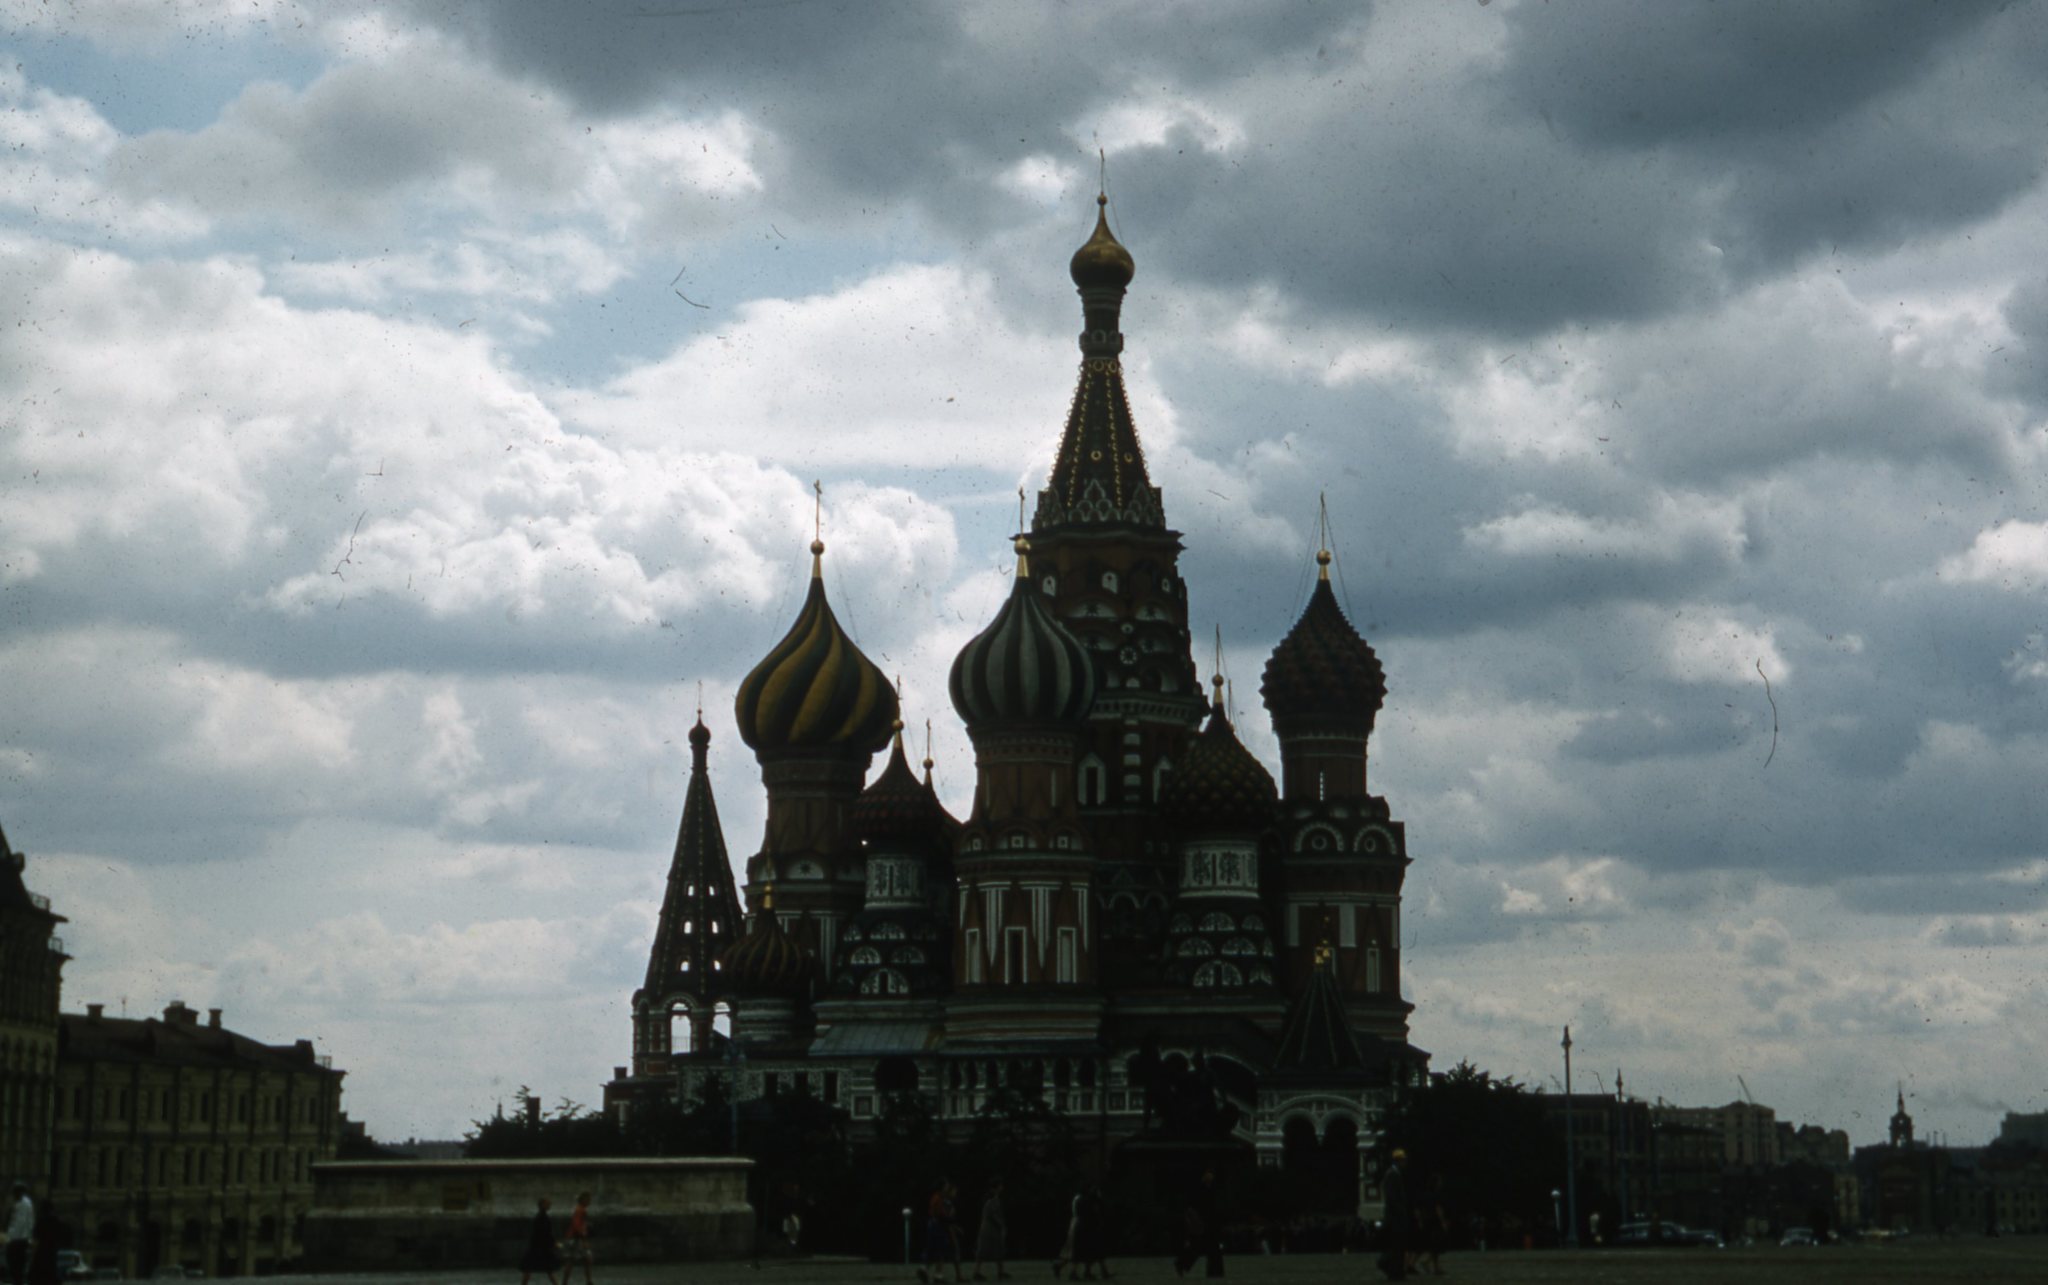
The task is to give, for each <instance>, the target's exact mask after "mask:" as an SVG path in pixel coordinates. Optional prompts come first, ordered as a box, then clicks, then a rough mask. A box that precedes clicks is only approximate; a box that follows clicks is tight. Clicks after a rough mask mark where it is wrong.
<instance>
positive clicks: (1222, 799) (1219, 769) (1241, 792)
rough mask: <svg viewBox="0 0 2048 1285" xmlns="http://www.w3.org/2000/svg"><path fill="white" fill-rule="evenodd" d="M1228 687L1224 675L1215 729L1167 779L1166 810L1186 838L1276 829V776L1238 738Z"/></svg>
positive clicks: (1190, 746) (1191, 742) (1204, 733)
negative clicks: (1226, 702) (1227, 703)
mask: <svg viewBox="0 0 2048 1285" xmlns="http://www.w3.org/2000/svg"><path fill="white" fill-rule="evenodd" d="M1222 683H1223V679H1222V677H1221V676H1220V675H1219V676H1218V677H1217V679H1216V684H1217V687H1216V699H1215V701H1214V703H1213V704H1212V705H1211V706H1210V708H1209V725H1208V726H1207V727H1205V728H1203V729H1202V730H1201V732H1200V733H1199V734H1197V735H1195V736H1191V737H1189V738H1188V743H1187V748H1186V749H1184V750H1182V751H1181V757H1180V762H1178V763H1176V764H1174V768H1173V775H1172V776H1171V777H1169V778H1168V780H1167V786H1166V798H1165V800H1164V803H1165V807H1164V811H1165V812H1166V814H1167V816H1168V818H1169V819H1170V820H1171V822H1172V824H1173V826H1174V828H1175V829H1177V830H1179V831H1180V832H1181V833H1183V834H1190V835H1192V834H1222V833H1242V834H1257V833H1259V832H1260V831H1262V830H1265V829H1267V828H1268V827H1270V826H1271V825H1272V824H1273V808H1274V805H1275V803H1276V802H1278V800H1279V791H1278V790H1277V789H1275V788H1274V785H1273V774H1272V773H1271V772H1268V771H1267V770H1266V768H1265V765H1264V764H1262V763H1260V762H1259V761H1258V759H1256V758H1254V757H1253V756H1252V752H1251V751H1250V750H1248V749H1246V748H1245V747H1244V743H1243V742H1242V741H1240V740H1238V739H1237V730H1236V729H1235V728H1233V727H1232V726H1231V725H1230V717H1229V715H1228V714H1226V713H1224V710H1223V687H1222Z"/></svg>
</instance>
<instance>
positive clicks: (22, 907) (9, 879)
mask: <svg viewBox="0 0 2048 1285" xmlns="http://www.w3.org/2000/svg"><path fill="white" fill-rule="evenodd" d="M27 867H28V858H27V857H26V856H24V855H23V854H21V853H19V852H16V851H15V850H14V849H12V848H10V847H8V846H7V831H5V830H0V910H15V911H26V912H27V913H29V914H31V915H38V916H41V917H42V918H44V919H47V920H48V921H49V922H50V923H52V924H61V923H64V922H65V919H64V916H62V915H59V914H56V913H53V912H52V911H51V909H50V899H49V898H48V897H44V896H40V895H38V894H36V893H33V892H30V891H29V890H28V884H27V882H26V881H25V880H24V879H23V878H22V872H23V871H24V870H25V869H26V868H27Z"/></svg>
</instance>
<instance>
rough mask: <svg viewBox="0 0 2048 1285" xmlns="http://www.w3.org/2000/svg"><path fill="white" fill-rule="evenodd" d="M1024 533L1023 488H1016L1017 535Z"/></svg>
mask: <svg viewBox="0 0 2048 1285" xmlns="http://www.w3.org/2000/svg"><path fill="white" fill-rule="evenodd" d="M1023 533H1024V488H1023V487H1021V486H1020V487H1018V488H1017V534H1019V535H1022V534H1023Z"/></svg>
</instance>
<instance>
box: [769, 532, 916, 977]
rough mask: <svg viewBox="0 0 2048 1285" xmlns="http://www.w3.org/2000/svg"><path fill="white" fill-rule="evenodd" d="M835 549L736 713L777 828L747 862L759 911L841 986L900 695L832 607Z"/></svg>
mask: <svg viewBox="0 0 2048 1285" xmlns="http://www.w3.org/2000/svg"><path fill="white" fill-rule="evenodd" d="M824 557H825V542H824V541H823V540H813V541H812V542H811V583H810V589H809V591H808V592H807V593H806V594H805V596H804V605H803V609H802V610H801V611H799V612H798V613H797V618H796V623H794V624H792V625H791V626H790V627H789V632H788V633H787V634H785V635H783V638H782V641H781V642H779V643H777V644H776V645H775V647H774V649H773V650H771V651H770V652H769V653H768V655H767V656H766V657H765V658H764V659H763V660H762V661H761V663H760V664H758V665H756V666H755V667H754V670H753V672H752V673H750V674H748V675H747V677H746V679H745V681H743V682H742V683H741V684H740V688H739V693H738V695H737V696H736V697H735V699H734V701H733V715H734V717H735V719H736V720H737V721H738V723H739V731H740V738H741V739H742V740H744V741H746V743H747V744H748V745H749V746H750V747H752V749H753V751H754V757H755V758H757V759H758V760H760V763H761V783H762V785H763V786H765V787H766V788H767V791H768V820H767V826H766V830H765V833H764V834H763V835H762V838H761V850H760V851H759V852H757V853H755V854H754V856H753V857H752V858H751V859H750V860H749V861H748V862H747V888H746V891H747V903H748V910H749V912H750V913H751V914H753V915H755V916H758V915H759V914H760V913H761V912H762V911H763V910H764V909H765V908H766V907H765V906H764V905H763V904H762V903H763V896H762V894H763V892H764V891H765V890H766V889H767V888H770V887H773V888H775V889H777V891H778V900H777V902H776V906H775V909H776V912H777V913H778V914H780V915H781V916H782V919H783V925H784V927H785V928H787V929H788V930H789V931H790V932H791V933H792V934H793V935H794V937H795V938H796V940H797V941H798V943H799V944H800V945H801V946H802V947H803V949H804V950H805V952H806V953H808V954H809V955H811V956H812V958H814V959H815V960H816V961H817V963H818V967H819V971H820V980H821V981H822V982H824V983H825V984H827V985H829V984H830V982H831V979H832V978H833V976H834V975H835V974H836V972H837V970H838V966H839V932H840V930H841V929H842V928H843V927H844V926H845V925H846V924H847V923H849V922H851V921H852V919H853V917H854V916H855V915H857V914H859V913H860V909H861V906H862V904H863V903H864V902H865V900H866V892H867V870H866V861H865V858H864V856H863V854H862V853H861V850H860V845H859V843H858V842H857V841H856V840H855V838H854V834H853V829H852V825H851V821H852V811H853V805H854V801H855V800H856V799H858V798H859V797H860V792H861V783H862V781H863V779H864V778H865V777H866V775H867V770H868V764H869V763H871V762H872V761H873V760H874V754H875V751H876V750H879V749H881V748H882V747H883V746H884V745H887V744H888V743H889V732H890V728H891V727H892V726H893V725H894V724H895V720H896V715H897V700H896V691H895V689H894V688H892V687H890V686H889V681H888V679H887V678H885V677H884V676H883V674H882V671H881V670H879V669H877V668H875V665H874V662H873V661H870V660H869V659H868V658H867V657H866V656H865V655H863V654H862V653H861V650H860V648H859V647H856V646H855V645H854V643H853V640H852V639H851V638H849V637H847V636H846V631H845V630H844V629H842V628H840V626H839V621H838V619H837V617H835V616H834V615H833V614H832V605H831V604H830V603H829V602H827V601H826V600H825V569H824Z"/></svg>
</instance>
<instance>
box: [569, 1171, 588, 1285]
mask: <svg viewBox="0 0 2048 1285" xmlns="http://www.w3.org/2000/svg"><path fill="white" fill-rule="evenodd" d="M562 1248H563V1249H564V1250H565V1251H567V1252H566V1253H564V1254H563V1256H562V1260H563V1263H562V1285H569V1278H570V1277H571V1276H574V1275H575V1274H576V1265H577V1264H578V1263H581V1264H582V1265H583V1285H590V1265H591V1263H592V1262H593V1261H594V1259H593V1257H592V1255H591V1252H590V1193H589V1192H587V1191H579V1192H577V1193H576V1208H575V1209H574V1210H572V1211H571V1212H570V1214H569V1239H568V1240H567V1241H565V1242H564V1243H563V1245H562Z"/></svg>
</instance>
